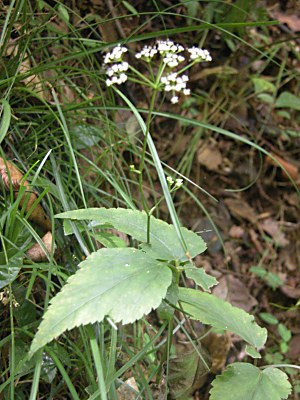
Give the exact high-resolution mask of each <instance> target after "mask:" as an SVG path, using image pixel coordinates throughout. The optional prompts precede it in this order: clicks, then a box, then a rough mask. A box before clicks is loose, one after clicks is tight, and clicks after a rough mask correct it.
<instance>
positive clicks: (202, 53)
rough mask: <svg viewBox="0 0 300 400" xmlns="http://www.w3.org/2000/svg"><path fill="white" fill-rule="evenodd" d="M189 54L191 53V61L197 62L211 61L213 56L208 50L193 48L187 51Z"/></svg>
mask: <svg viewBox="0 0 300 400" xmlns="http://www.w3.org/2000/svg"><path fill="white" fill-rule="evenodd" d="M187 50H188V52H189V53H190V60H191V61H192V60H195V61H199V62H200V61H211V60H212V58H211V55H210V54H209V51H208V50H205V49H200V47H195V46H193V47H191V48H189V49H187Z"/></svg>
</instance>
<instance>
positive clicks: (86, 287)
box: [30, 248, 172, 355]
mask: <svg viewBox="0 0 300 400" xmlns="http://www.w3.org/2000/svg"><path fill="white" fill-rule="evenodd" d="M79 266H80V269H79V270H78V271H77V272H76V273H75V274H74V275H73V276H71V277H70V278H69V279H68V281H67V284H66V285H65V286H64V287H63V288H62V290H61V292H60V293H58V294H57V295H56V296H55V297H54V298H53V299H52V300H51V304H50V306H49V308H48V309H47V311H46V313H45V316H44V319H43V321H42V323H41V325H40V327H39V330H38V332H37V334H36V335H35V338H34V340H33V342H32V345H31V350H30V354H31V355H32V354H33V353H35V352H36V351H37V350H38V349H39V348H41V347H42V346H44V345H45V344H47V343H48V342H50V341H51V340H52V339H54V338H55V337H57V336H58V335H60V334H62V333H63V332H64V331H66V330H70V329H72V328H74V327H75V326H79V325H85V324H90V323H94V322H96V321H99V322H100V321H102V320H103V319H104V317H105V316H109V317H110V318H112V319H113V320H114V321H115V322H122V323H123V324H128V323H131V322H134V321H135V320H137V319H139V318H141V317H142V316H143V315H145V314H148V313H149V312H150V311H151V310H152V309H155V308H157V307H158V306H159V305H160V303H161V301H162V299H163V298H164V297H165V295H166V292H167V289H168V287H169V286H170V284H171V281H172V272H171V270H170V269H169V268H168V267H167V266H166V265H165V264H164V263H161V262H158V261H157V260H154V259H153V258H149V257H147V255H146V254H145V253H143V252H142V251H139V250H136V249H133V248H126V249H117V248H115V249H100V250H98V251H96V252H94V253H92V254H91V255H90V256H89V257H88V258H87V259H86V260H85V261H83V262H82V263H80V265H79Z"/></svg>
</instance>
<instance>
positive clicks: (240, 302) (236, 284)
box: [212, 275, 257, 312]
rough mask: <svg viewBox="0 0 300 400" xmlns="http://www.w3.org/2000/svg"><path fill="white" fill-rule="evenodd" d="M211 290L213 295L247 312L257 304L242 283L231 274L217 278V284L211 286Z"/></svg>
mask: <svg viewBox="0 0 300 400" xmlns="http://www.w3.org/2000/svg"><path fill="white" fill-rule="evenodd" d="M212 292H213V294H214V295H215V296H217V297H220V298H221V299H223V300H227V301H229V302H230V303H231V304H232V305H233V306H236V307H239V308H242V309H243V310H245V311H247V312H249V311H251V310H252V308H253V307H254V306H256V305H257V300H256V299H255V298H254V297H253V296H251V294H250V292H249V290H248V289H247V287H246V286H245V285H244V283H243V282H242V281H240V280H239V279H238V278H235V277H234V276H233V275H225V276H223V277H222V278H221V279H219V284H218V285H217V286H215V287H214V288H213V290H212Z"/></svg>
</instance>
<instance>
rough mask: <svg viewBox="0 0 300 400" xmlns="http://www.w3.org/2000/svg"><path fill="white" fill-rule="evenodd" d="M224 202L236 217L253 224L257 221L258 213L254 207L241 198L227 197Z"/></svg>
mask: <svg viewBox="0 0 300 400" xmlns="http://www.w3.org/2000/svg"><path fill="white" fill-rule="evenodd" d="M224 203H225V204H226V206H227V207H228V208H229V210H230V213H231V214H232V215H233V216H234V217H236V218H243V219H245V220H247V221H249V222H251V223H252V224H255V223H256V221H257V215H256V213H255V211H254V209H253V208H252V207H250V206H249V204H248V203H246V202H245V201H244V200H241V199H225V200H224Z"/></svg>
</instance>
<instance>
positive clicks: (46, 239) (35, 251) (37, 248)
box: [26, 232, 55, 262]
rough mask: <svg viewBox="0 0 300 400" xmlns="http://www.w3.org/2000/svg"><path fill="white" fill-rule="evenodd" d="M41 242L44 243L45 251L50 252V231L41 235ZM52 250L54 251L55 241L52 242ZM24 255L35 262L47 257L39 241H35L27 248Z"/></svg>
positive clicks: (44, 259) (45, 259)
mask: <svg viewBox="0 0 300 400" xmlns="http://www.w3.org/2000/svg"><path fill="white" fill-rule="evenodd" d="M42 242H43V243H44V245H45V248H46V250H47V252H48V253H50V252H51V249H52V233H51V232H47V233H46V235H44V236H43V237H42ZM54 251H55V243H54ZM26 255H27V257H28V258H30V260H32V261H35V262H42V261H47V260H48V257H47V255H46V253H45V251H44V249H43V248H42V247H41V245H40V244H39V243H35V244H34V245H33V246H32V247H31V248H30V249H29V250H27V251H26Z"/></svg>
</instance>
